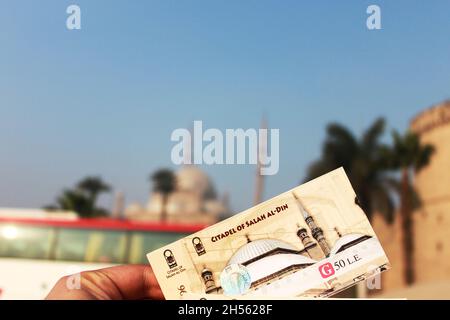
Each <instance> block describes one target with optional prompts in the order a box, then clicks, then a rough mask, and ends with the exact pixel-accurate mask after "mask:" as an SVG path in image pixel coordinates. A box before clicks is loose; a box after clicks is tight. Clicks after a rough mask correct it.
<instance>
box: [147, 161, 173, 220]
mask: <svg viewBox="0 0 450 320" xmlns="http://www.w3.org/2000/svg"><path fill="white" fill-rule="evenodd" d="M150 179H151V180H152V181H153V191H154V192H159V193H161V195H162V208H161V220H162V221H166V220H167V210H166V206H167V199H168V196H169V194H170V193H171V192H172V191H173V190H174V189H175V175H174V174H173V172H172V170H170V169H160V170H158V171H156V172H155V173H154V174H152V175H151V177H150Z"/></svg>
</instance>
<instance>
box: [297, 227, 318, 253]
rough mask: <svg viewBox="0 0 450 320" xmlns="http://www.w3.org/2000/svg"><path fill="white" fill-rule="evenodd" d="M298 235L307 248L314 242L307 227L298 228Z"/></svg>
mask: <svg viewBox="0 0 450 320" xmlns="http://www.w3.org/2000/svg"><path fill="white" fill-rule="evenodd" d="M297 236H298V237H299V238H300V240H301V241H302V244H303V246H304V247H305V248H307V247H309V246H310V245H312V244H314V241H313V240H312V239H311V237H310V236H309V234H308V231H307V230H306V229H305V228H300V229H298V231H297Z"/></svg>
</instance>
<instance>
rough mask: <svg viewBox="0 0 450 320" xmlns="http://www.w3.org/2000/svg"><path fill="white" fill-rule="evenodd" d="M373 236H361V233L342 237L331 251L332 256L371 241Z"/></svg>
mask: <svg viewBox="0 0 450 320" xmlns="http://www.w3.org/2000/svg"><path fill="white" fill-rule="evenodd" d="M370 238H371V236H368V235H365V234H361V233H349V234H346V235H343V236H342V237H340V238H339V239H338V240H337V241H336V242H335V244H334V246H333V248H332V249H331V251H330V256H333V255H335V254H336V253H339V252H340V251H342V250H345V249H346V248H348V247H350V246H352V245H355V244H358V243H359V242H362V241H364V240H367V239H370Z"/></svg>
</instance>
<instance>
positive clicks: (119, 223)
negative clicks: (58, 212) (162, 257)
mask: <svg viewBox="0 0 450 320" xmlns="http://www.w3.org/2000/svg"><path fill="white" fill-rule="evenodd" d="M0 223H17V224H27V225H35V226H48V227H61V228H75V229H104V230H125V231H161V232H183V233H194V232H197V231H200V230H201V229H203V228H205V227H207V225H201V224H184V223H168V222H167V223H166V222H147V221H135V220H119V219H112V218H91V219H86V218H85V219H83V218H76V219H64V218H56V217H52V218H44V217H36V218H29V217H14V216H9V217H7V216H2V215H0Z"/></svg>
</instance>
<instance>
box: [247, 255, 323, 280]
mask: <svg viewBox="0 0 450 320" xmlns="http://www.w3.org/2000/svg"><path fill="white" fill-rule="evenodd" d="M316 262H317V261H315V260H313V259H311V258H308V257H305V256H303V255H301V254H294V253H280V254H274V255H270V256H267V257H263V258H261V259H259V260H256V261H254V262H252V263H249V264H248V265H246V266H245V267H246V268H247V270H248V272H249V274H250V279H251V280H252V282H256V281H258V280H261V279H264V278H267V277H269V276H270V275H272V274H274V273H276V272H280V271H283V270H286V269H288V268H290V267H293V266H296V267H297V268H298V269H303V268H306V267H308V266H310V265H312V264H314V263H316Z"/></svg>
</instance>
